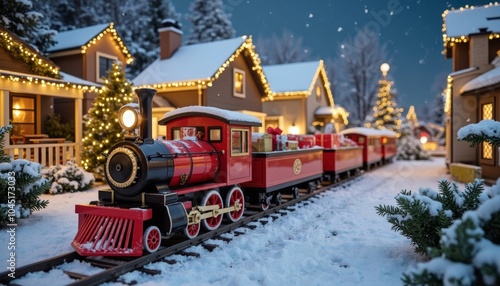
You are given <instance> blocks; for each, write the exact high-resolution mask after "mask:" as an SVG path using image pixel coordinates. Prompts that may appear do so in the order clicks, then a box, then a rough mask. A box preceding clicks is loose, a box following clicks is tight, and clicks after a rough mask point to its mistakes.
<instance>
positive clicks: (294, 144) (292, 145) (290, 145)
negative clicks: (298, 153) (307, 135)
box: [286, 140, 299, 150]
mask: <svg viewBox="0 0 500 286" xmlns="http://www.w3.org/2000/svg"><path fill="white" fill-rule="evenodd" d="M286 145H287V149H288V150H297V149H298V148H299V142H298V141H297V140H288V141H287V142H286Z"/></svg>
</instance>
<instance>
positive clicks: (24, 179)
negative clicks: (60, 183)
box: [0, 125, 50, 227]
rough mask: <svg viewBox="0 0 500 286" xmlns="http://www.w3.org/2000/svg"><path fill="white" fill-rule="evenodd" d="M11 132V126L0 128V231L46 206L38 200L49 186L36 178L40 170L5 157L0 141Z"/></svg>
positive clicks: (47, 182) (40, 177) (23, 162)
mask: <svg viewBox="0 0 500 286" xmlns="http://www.w3.org/2000/svg"><path fill="white" fill-rule="evenodd" d="M11 129H12V126H11V125H9V126H5V127H0V227H2V226H5V225H6V224H9V223H16V222H17V221H18V220H19V219H20V218H24V217H28V216H30V215H31V213H32V212H33V211H35V210H40V209H43V208H45V207H46V206H47V204H48V201H45V200H40V199H39V198H38V197H39V196H40V195H41V194H42V193H44V192H45V190H47V189H48V188H49V185H50V181H48V180H47V179H45V178H42V175H41V174H40V169H41V168H42V166H40V164H38V163H34V162H30V161H27V160H23V159H19V160H13V161H12V160H11V158H10V157H9V156H8V155H7V154H6V153H5V150H4V138H5V134H7V132H9V131H10V130H11Z"/></svg>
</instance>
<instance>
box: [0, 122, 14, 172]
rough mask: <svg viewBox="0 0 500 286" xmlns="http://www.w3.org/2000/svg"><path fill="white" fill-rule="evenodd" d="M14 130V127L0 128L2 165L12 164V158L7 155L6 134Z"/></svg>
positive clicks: (0, 158) (0, 160)
mask: <svg viewBox="0 0 500 286" xmlns="http://www.w3.org/2000/svg"><path fill="white" fill-rule="evenodd" d="M10 130H12V125H7V126H2V127H0V163H5V162H10V157H9V156H8V155H7V154H5V149H4V147H5V134H7V133H8V132H10Z"/></svg>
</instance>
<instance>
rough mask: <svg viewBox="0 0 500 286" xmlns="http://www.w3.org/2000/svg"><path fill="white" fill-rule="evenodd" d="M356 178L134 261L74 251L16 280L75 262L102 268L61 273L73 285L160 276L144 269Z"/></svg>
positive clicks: (175, 239)
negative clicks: (138, 273)
mask: <svg viewBox="0 0 500 286" xmlns="http://www.w3.org/2000/svg"><path fill="white" fill-rule="evenodd" d="M359 176H360V174H357V175H353V176H350V177H347V178H345V179H343V180H341V181H337V182H332V183H328V185H321V186H318V188H317V189H315V190H313V191H312V192H308V191H307V190H306V189H301V190H300V192H299V195H298V196H297V197H296V198H294V197H293V196H292V195H283V200H282V203H281V204H280V205H276V206H274V207H270V208H269V209H267V210H264V211H257V210H252V209H251V208H247V210H246V211H245V214H244V216H243V218H242V219H240V220H239V221H236V222H234V223H227V224H223V225H221V226H220V227H219V228H217V229H215V230H213V231H208V232H205V233H202V234H200V235H198V236H197V237H195V238H192V239H187V238H186V237H184V236H182V235H174V236H171V237H168V239H167V237H165V238H164V239H163V243H162V246H161V247H160V249H159V250H158V251H157V252H155V253H151V254H145V255H143V256H141V257H137V258H123V257H118V258H115V257H83V256H80V255H79V254H78V253H76V252H69V253H66V254H62V255H58V256H55V257H53V258H49V259H46V260H42V261H39V262H35V263H32V264H29V265H25V266H22V267H18V268H17V269H16V279H19V278H22V277H23V276H25V275H26V274H28V273H31V272H39V271H49V270H51V269H53V268H55V267H56V266H58V265H61V264H63V263H69V262H72V261H75V260H78V261H82V262H86V263H89V264H90V265H92V266H94V267H98V268H101V269H103V270H102V271H100V272H98V273H96V274H94V275H86V274H81V273H75V272H70V271H64V272H65V273H66V275H68V276H69V277H70V278H72V279H74V280H75V281H74V282H72V283H70V284H68V285H72V286H76V285H97V284H100V283H104V282H109V281H119V280H118V279H119V277H120V276H121V275H123V274H125V273H128V272H131V271H134V270H139V271H141V272H145V273H148V274H152V275H154V274H159V271H157V270H150V269H146V268H144V266H145V265H147V264H149V263H152V262H157V261H160V260H162V259H164V258H167V257H168V256H170V255H173V254H182V253H183V251H184V250H186V249H187V248H189V247H191V246H195V245H200V244H203V243H204V242H206V241H208V240H210V239H218V238H219V239H223V240H227V239H225V238H222V237H221V235H222V234H225V233H229V232H230V231H232V230H235V229H237V228H240V227H244V226H248V225H249V223H251V222H257V221H259V220H261V219H262V218H265V217H269V216H271V217H273V214H279V215H283V214H284V212H283V211H284V210H287V209H290V208H291V207H293V206H295V205H297V204H298V203H300V202H302V201H306V200H308V199H309V198H311V197H314V196H317V195H318V194H320V193H322V192H325V191H327V190H329V189H331V188H333V187H336V186H339V185H342V184H346V183H348V182H349V181H351V180H353V179H355V178H358V177H359ZM68 243H69V242H68ZM205 247H212V248H215V247H217V246H215V245H213V246H212V245H207V246H205ZM189 254H190V253H187V255H189ZM9 273H10V272H4V273H1V274H0V283H2V284H5V285H19V284H16V281H15V280H12V278H10V277H9V276H8V274H9ZM119 282H123V283H125V282H124V281H119ZM125 284H127V283H125Z"/></svg>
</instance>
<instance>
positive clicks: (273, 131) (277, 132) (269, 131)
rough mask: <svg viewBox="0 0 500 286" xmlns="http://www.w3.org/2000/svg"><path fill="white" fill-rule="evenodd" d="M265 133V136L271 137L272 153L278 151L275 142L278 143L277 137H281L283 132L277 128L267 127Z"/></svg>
mask: <svg viewBox="0 0 500 286" xmlns="http://www.w3.org/2000/svg"><path fill="white" fill-rule="evenodd" d="M266 132H267V134H269V135H271V138H272V146H273V151H276V150H278V149H279V146H278V143H277V141H278V138H277V136H279V135H281V133H283V131H282V130H281V129H280V128H279V127H276V128H273V127H271V126H269V127H267V130H266ZM280 139H281V136H280Z"/></svg>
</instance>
